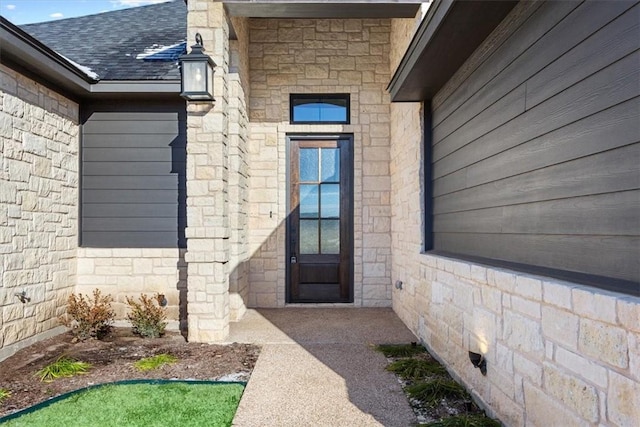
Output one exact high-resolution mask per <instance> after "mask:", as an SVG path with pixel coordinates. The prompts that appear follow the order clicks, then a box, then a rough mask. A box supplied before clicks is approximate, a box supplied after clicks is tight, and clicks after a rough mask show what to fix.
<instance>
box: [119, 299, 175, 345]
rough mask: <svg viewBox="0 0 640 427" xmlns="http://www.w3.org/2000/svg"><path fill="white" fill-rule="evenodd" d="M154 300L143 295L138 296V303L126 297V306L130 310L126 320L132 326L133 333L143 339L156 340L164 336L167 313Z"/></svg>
mask: <svg viewBox="0 0 640 427" xmlns="http://www.w3.org/2000/svg"><path fill="white" fill-rule="evenodd" d="M154 300H155V301H157V300H158V297H156V298H150V297H148V296H146V295H145V294H141V295H140V302H137V301H135V300H133V299H132V298H129V297H127V304H129V307H130V308H131V313H129V314H128V315H127V318H128V319H129V320H130V321H131V325H132V326H133V333H135V334H138V335H140V336H142V337H145V338H158V337H160V336H161V335H162V334H164V329H165V328H166V326H167V322H165V321H164V320H165V319H166V318H167V313H166V310H165V309H164V307H160V306H159V305H157V304H156V303H155V302H154Z"/></svg>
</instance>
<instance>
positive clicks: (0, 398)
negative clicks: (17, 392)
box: [0, 387, 11, 403]
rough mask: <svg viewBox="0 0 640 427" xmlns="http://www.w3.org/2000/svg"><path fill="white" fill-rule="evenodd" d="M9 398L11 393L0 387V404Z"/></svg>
mask: <svg viewBox="0 0 640 427" xmlns="http://www.w3.org/2000/svg"><path fill="white" fill-rule="evenodd" d="M9 396H11V392H10V391H9V390H7V389H6V388H1V387H0V403H2V402H4V400H5V399H7V398H9Z"/></svg>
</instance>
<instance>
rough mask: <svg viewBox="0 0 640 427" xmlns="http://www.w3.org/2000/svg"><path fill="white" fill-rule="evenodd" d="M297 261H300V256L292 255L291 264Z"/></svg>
mask: <svg viewBox="0 0 640 427" xmlns="http://www.w3.org/2000/svg"><path fill="white" fill-rule="evenodd" d="M297 262H298V258H296V257H295V255H294V256H292V257H291V264H295V263H297Z"/></svg>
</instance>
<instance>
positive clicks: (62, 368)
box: [36, 356, 91, 382]
mask: <svg viewBox="0 0 640 427" xmlns="http://www.w3.org/2000/svg"><path fill="white" fill-rule="evenodd" d="M89 368H91V364H89V363H86V362H80V361H78V360H75V359H72V358H70V357H65V356H61V357H60V358H58V360H56V361H55V362H53V363H51V364H49V365H47V366H45V367H44V368H42V369H40V370H39V371H38V372H36V376H37V377H38V378H40V381H45V382H51V381H53V380H55V379H56V378H62V377H72V376H74V375H78V374H85V373H87V371H88V370H89Z"/></svg>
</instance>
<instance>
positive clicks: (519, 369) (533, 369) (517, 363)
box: [513, 352, 542, 386]
mask: <svg viewBox="0 0 640 427" xmlns="http://www.w3.org/2000/svg"><path fill="white" fill-rule="evenodd" d="M541 360H542V359H539V360H538V361H533V360H530V359H528V358H526V357H524V356H522V355H521V354H520V353H518V352H514V353H513V367H514V372H516V373H517V374H519V375H520V376H521V377H522V378H526V379H527V380H529V381H531V383H533V384H535V385H537V386H540V385H542V365H541Z"/></svg>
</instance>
